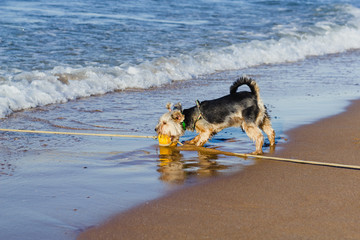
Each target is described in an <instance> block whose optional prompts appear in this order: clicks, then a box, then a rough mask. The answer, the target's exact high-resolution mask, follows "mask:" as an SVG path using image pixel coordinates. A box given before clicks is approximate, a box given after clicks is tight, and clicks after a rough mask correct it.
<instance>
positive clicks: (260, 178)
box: [78, 100, 360, 240]
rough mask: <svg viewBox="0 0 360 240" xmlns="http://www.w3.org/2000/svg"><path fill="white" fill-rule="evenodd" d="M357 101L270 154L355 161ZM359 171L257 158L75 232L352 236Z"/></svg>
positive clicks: (99, 235)
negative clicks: (230, 172)
mask: <svg viewBox="0 0 360 240" xmlns="http://www.w3.org/2000/svg"><path fill="white" fill-rule="evenodd" d="M358 126H360V100H355V101H351V104H350V105H349V106H348V107H347V108H346V111H345V112H342V113H340V114H337V115H335V116H331V117H328V118H325V119H322V120H319V121H316V122H315V123H311V124H308V125H302V126H300V127H298V128H295V129H293V130H290V131H287V132H286V134H287V135H288V136H289V139H290V140H289V141H288V142H286V143H282V144H279V147H281V150H280V151H278V152H275V154H274V156H278V157H289V158H297V159H303V160H309V161H310V160H314V161H323V162H334V163H342V164H352V165H360V161H359V158H358V154H359V153H360V139H359V138H360V136H357V134H359V131H357V128H358ZM359 180H360V172H359V171H356V170H349V169H339V168H330V167H320V166H312V165H303V164H294V163H284V162H276V161H268V160H257V163H256V164H255V165H253V166H248V167H247V168H246V169H245V170H244V171H241V172H238V173H235V174H233V175H231V176H225V177H220V178H216V179H214V180H210V181H207V182H206V183H201V184H198V185H195V186H190V187H187V188H184V189H180V190H178V191H175V192H174V193H171V194H169V195H167V196H164V197H162V198H159V199H156V200H154V201H150V202H147V203H145V204H142V205H140V206H138V207H135V208H132V209H130V210H128V211H126V212H124V213H120V214H118V215H115V216H114V217H113V218H111V219H110V220H108V221H107V222H106V223H103V224H101V225H100V226H97V227H93V228H90V229H88V230H86V231H85V232H83V233H81V234H80V235H79V236H78V239H80V240H81V239H160V238H163V239H164V238H165V239H170V238H171V239H180V238H182V239H183V238H186V239H271V238H272V239H304V238H316V239H341V238H342V239H347V238H349V239H356V238H360V231H359V230H358V223H359V221H360V217H359V216H360V214H359V213H360V210H358V209H360V203H359V201H358V199H359V198H360V190H359V189H360V188H359V187H360V181H359Z"/></svg>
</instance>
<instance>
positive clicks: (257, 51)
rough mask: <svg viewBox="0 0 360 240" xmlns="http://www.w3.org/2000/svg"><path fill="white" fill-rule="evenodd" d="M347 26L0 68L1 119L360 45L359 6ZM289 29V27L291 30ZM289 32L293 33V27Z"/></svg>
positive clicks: (350, 10)
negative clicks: (100, 63) (103, 63)
mask: <svg viewBox="0 0 360 240" xmlns="http://www.w3.org/2000/svg"><path fill="white" fill-rule="evenodd" d="M344 8H345V9H344V10H345V11H347V12H348V13H350V14H352V15H353V19H352V20H351V21H350V22H348V24H347V25H344V26H339V25H336V24H333V23H331V24H328V23H324V22H319V23H318V24H316V25H315V26H314V28H318V29H320V31H318V32H319V33H318V34H314V32H313V31H309V33H303V34H301V35H300V34H298V33H295V32H292V33H293V34H286V36H285V37H283V38H281V39H279V40H264V41H256V40H254V41H250V42H246V43H241V44H235V45H231V46H229V47H225V48H219V49H212V50H197V51H194V52H191V53H189V54H183V55H179V56H176V57H168V58H165V57H163V58H159V59H157V60H154V61H152V62H144V63H142V64H139V65H133V66H115V67H102V68H101V67H82V68H72V67H61V66H59V67H55V68H54V69H52V70H50V71H43V72H40V71H32V72H21V71H20V72H17V71H12V72H8V73H7V72H4V71H2V72H0V117H6V116H7V115H9V114H11V113H12V112H13V111H18V110H22V109H26V108H32V107H37V106H43V105H47V104H52V103H63V102H66V101H69V100H73V99H76V98H79V97H87V96H91V95H95V94H104V93H107V92H112V91H115V90H125V89H127V88H142V89H146V88H150V87H153V86H160V85H162V84H166V83H170V82H171V81H174V80H175V81H176V80H184V79H189V78H192V77H195V76H199V75H202V74H208V73H213V72H215V71H222V70H229V69H243V68H247V67H251V66H256V65H261V64H274V63H283V62H291V61H299V60H302V59H304V58H306V57H308V56H320V55H324V54H332V53H340V52H344V51H347V50H351V49H359V48H360V9H358V8H355V7H352V6H346V7H344ZM287 31H289V30H287ZM290 32H291V31H290Z"/></svg>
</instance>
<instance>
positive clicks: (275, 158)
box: [0, 129, 360, 170]
mask: <svg viewBox="0 0 360 240" xmlns="http://www.w3.org/2000/svg"><path fill="white" fill-rule="evenodd" d="M0 131H3V132H21V133H43V134H62V135H82V136H98V137H123V138H152V139H156V138H157V136H140V135H122V134H107V133H75V132H52V131H36V130H19V129H0ZM177 148H178V149H179V150H183V151H194V150H197V151H201V152H207V153H213V154H223V155H228V156H237V157H243V158H247V157H252V158H258V159H268V160H274V161H282V162H292V163H301V164H311V165H318V166H326V167H337V168H347V169H355V170H360V166H357V165H347V164H340V163H328V162H317V161H306V160H299V159H291V158H280V157H271V156H263V155H252V154H244V153H233V152H226V151H221V150H217V149H213V148H205V147H196V146H193V145H183V146H179V147H177Z"/></svg>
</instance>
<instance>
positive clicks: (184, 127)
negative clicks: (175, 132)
mask: <svg viewBox="0 0 360 240" xmlns="http://www.w3.org/2000/svg"><path fill="white" fill-rule="evenodd" d="M181 126H182V128H183V129H184V130H186V124H185V122H181Z"/></svg>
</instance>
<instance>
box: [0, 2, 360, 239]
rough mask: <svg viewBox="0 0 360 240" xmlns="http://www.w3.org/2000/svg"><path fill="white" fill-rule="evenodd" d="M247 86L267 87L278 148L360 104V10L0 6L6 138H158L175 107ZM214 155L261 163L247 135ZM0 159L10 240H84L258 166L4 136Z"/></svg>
mask: <svg viewBox="0 0 360 240" xmlns="http://www.w3.org/2000/svg"><path fill="white" fill-rule="evenodd" d="M243 74H247V75H249V76H251V77H254V78H255V79H256V80H257V82H258V84H259V86H260V89H261V96H262V98H263V100H264V103H265V104H266V105H267V108H268V110H269V112H270V115H271V116H272V123H273V126H274V129H275V131H276V132H277V136H278V138H277V142H278V143H283V142H285V141H286V140H284V139H286V136H285V134H284V131H286V130H288V129H290V128H293V127H296V126H299V125H301V124H304V123H309V122H312V121H314V120H316V119H319V118H321V117H325V116H328V115H331V114H335V113H338V112H340V111H341V110H342V109H343V108H344V106H346V104H347V103H346V102H345V101H344V100H348V99H353V98H358V97H359V96H360V79H359V76H360V2H359V1H355V0H353V1H330V0H329V1H320V0H318V1H285V0H284V1H254V0H252V1H242V0H240V1H230V0H229V1H226V0H224V1H221V0H219V1H216V0H213V1H211V0H207V1H115V0H104V1H95V0H78V1H70V0H64V1H61V2H60V1H39V0H34V1H1V0H0V127H1V128H16V129H35V130H49V131H74V132H95V133H119V134H137V135H154V134H155V133H154V126H155V125H156V121H157V119H158V117H159V116H160V115H161V114H162V113H164V111H166V109H165V105H166V103H167V102H169V101H171V102H179V101H180V102H182V103H183V106H184V107H190V106H192V105H193V104H194V100H196V99H199V100H205V99H211V98H216V97H220V96H222V95H225V94H228V89H229V86H230V85H231V83H232V81H233V80H234V79H236V77H237V76H239V75H243ZM193 136H194V133H187V134H186V135H185V136H184V137H182V140H188V139H190V138H191V137H193ZM206 146H207V147H214V148H219V149H222V150H228V151H236V152H251V151H253V150H254V149H253V148H254V145H253V143H252V142H251V141H250V140H249V138H248V137H247V136H246V135H245V134H243V133H242V132H241V130H240V129H226V130H224V131H222V132H221V133H219V134H218V135H216V136H215V137H214V138H213V139H212V140H211V141H210V142H209V143H208V144H207V145H206ZM264 151H265V152H269V151H270V149H269V147H268V146H265V147H264ZM0 152H1V155H0V206H1V210H0V216H1V218H0V239H3V238H4V239H14V240H16V239H21V240H24V239H50V238H51V239H74V238H75V236H76V234H77V233H78V232H79V231H82V230H84V229H85V228H87V227H89V226H91V225H94V224H98V223H100V222H101V221H103V220H105V219H106V218H107V217H109V216H111V215H113V214H114V213H117V212H119V211H124V210H126V209H128V208H129V207H133V206H135V205H137V204H140V203H143V202H145V201H148V200H151V199H154V198H156V197H159V196H161V195H162V194H164V193H166V192H168V191H169V189H170V191H171V190H173V189H174V188H175V189H177V188H178V186H179V185H180V186H182V185H187V184H193V183H197V182H199V181H203V180H204V179H208V178H209V177H216V176H218V175H224V174H228V173H232V172H234V171H239V170H244V169H245V170H246V167H248V166H251V165H252V164H255V162H254V161H252V160H243V159H239V158H232V157H226V156H220V155H206V154H202V153H198V152H181V153H178V152H174V153H168V154H164V153H162V152H161V150H160V149H159V148H158V146H157V142H156V141H154V140H134V139H115V138H96V137H81V136H60V135H56V136H50V135H38V134H18V133H6V132H1V133H0ZM174 186H175V187H174Z"/></svg>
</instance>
